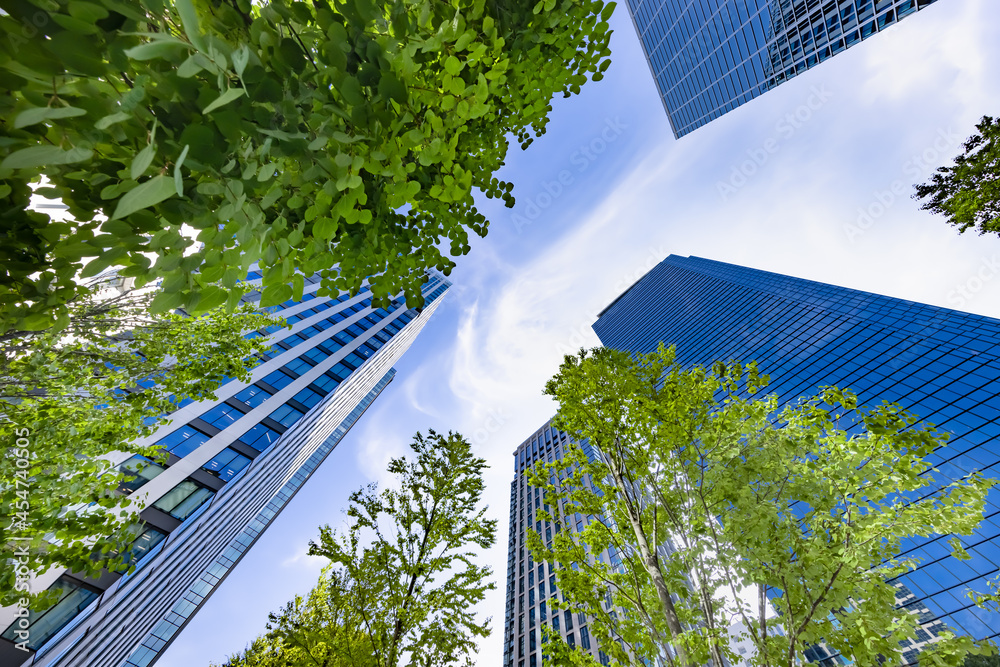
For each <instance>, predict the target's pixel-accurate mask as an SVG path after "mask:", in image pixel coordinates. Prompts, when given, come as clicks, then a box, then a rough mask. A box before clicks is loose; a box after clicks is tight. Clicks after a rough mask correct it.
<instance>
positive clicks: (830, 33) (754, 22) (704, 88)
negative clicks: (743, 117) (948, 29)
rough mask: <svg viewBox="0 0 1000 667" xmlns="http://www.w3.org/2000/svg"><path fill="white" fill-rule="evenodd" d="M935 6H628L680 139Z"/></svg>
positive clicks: (870, 1) (872, 2) (863, 2)
mask: <svg viewBox="0 0 1000 667" xmlns="http://www.w3.org/2000/svg"><path fill="white" fill-rule="evenodd" d="M935 1H936V0H794V1H793V0H628V7H629V11H630V13H631V15H632V20H633V24H634V25H635V29H636V32H637V33H638V35H639V41H640V42H641V43H642V48H643V51H645V53H646V59H647V61H648V63H649V69H650V72H651V73H652V75H653V79H654V81H655V82H656V88H657V91H658V92H659V94H660V99H661V100H662V101H663V107H664V109H665V110H666V112H667V117H668V118H669V119H670V127H671V129H672V130H673V132H674V136H675V137H677V138H680V137H682V136H684V135H685V134H687V133H688V132H691V131H692V130H695V129H697V128H699V127H701V126H702V125H704V124H705V123H708V122H709V121H712V120H714V119H716V118H718V117H719V116H721V115H722V114H724V113H726V112H728V111H732V110H733V109H735V108H736V107H738V106H740V105H741V104H743V103H745V102H747V101H749V100H751V99H753V98H755V97H757V96H758V95H760V94H761V93H764V92H766V91H768V90H771V89H772V88H774V87H775V86H778V85H780V84H781V83H782V82H784V81H787V80H788V79H790V78H792V77H793V76H795V75H797V74H801V73H802V72H804V71H806V70H807V69H809V68H810V67H813V66H815V65H817V64H819V63H821V62H823V61H824V60H826V59H827V58H830V57H831V56H833V55H836V54H837V53H840V52H841V51H843V50H844V49H846V48H848V47H851V46H853V45H855V44H857V43H859V42H860V41H861V40H863V39H866V38H868V37H871V36H872V35H874V34H875V33H877V32H879V31H881V30H885V29H886V28H888V27H890V26H892V25H894V24H895V23H896V21H898V20H900V19H902V18H904V17H906V16H909V15H910V14H912V13H913V12H915V11H917V10H919V9H923V8H924V7H926V6H928V5H930V4H932V3H933V2H935Z"/></svg>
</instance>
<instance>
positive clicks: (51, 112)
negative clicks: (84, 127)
mask: <svg viewBox="0 0 1000 667" xmlns="http://www.w3.org/2000/svg"><path fill="white" fill-rule="evenodd" d="M85 113H87V112H86V111H84V110H83V109H78V108H76V107H34V108H32V109H26V110H24V111H22V112H21V113H19V114H17V116H15V117H14V129H16V130H18V129H21V128H22V127H28V126H29V125H34V124H35V123H41V122H42V121H46V120H52V119H53V118H72V117H74V116H82V115H84V114H85Z"/></svg>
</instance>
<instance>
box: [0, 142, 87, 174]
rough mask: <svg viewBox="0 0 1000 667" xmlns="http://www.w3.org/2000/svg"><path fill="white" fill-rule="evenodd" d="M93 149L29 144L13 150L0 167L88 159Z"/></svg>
mask: <svg viewBox="0 0 1000 667" xmlns="http://www.w3.org/2000/svg"><path fill="white" fill-rule="evenodd" d="M93 154H94V151H92V150H90V149H87V148H71V149H69V150H66V151H64V150H63V149H61V148H59V147H58V146H31V147H29V148H22V149H21V150H19V151H14V152H13V153H11V154H10V155H8V156H7V157H6V158H4V160H3V162H0V169H32V168H34V167H43V166H46V165H55V164H73V163H75V162H85V161H87V160H89V159H90V157H91V156H92V155H93Z"/></svg>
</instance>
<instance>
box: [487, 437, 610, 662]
mask: <svg viewBox="0 0 1000 667" xmlns="http://www.w3.org/2000/svg"><path fill="white" fill-rule="evenodd" d="M570 442H572V438H569V437H568V436H567V434H566V433H564V432H563V431H560V430H558V429H556V428H554V427H553V426H552V421H551V420H550V421H548V422H546V423H545V425H544V426H542V427H541V428H540V429H538V430H537V431H535V432H534V433H533V434H532V435H531V436H529V437H528V438H527V439H525V441H524V442H522V443H521V445H520V446H519V447H518V448H517V450H515V452H514V481H513V482H511V484H510V538H509V540H508V543H507V603H506V605H505V607H504V633H503V636H504V643H503V663H502V664H503V667H543V666H544V662H545V661H544V660H543V656H542V627H543V626H544V627H546V629H547V630H548V631H549V632H550V633H558V634H559V635H560V636H561V637H562V638H563V640H564V641H565V642H566V643H567V644H569V645H570V646H572V647H579V649H580V650H581V651H583V652H586V653H588V654H590V655H591V656H592V657H593V658H596V659H597V660H598V662H600V664H602V665H607V664H609V663H610V660H609V659H608V656H607V654H606V653H604V651H602V650H601V647H600V645H599V644H598V642H597V640H596V639H594V638H593V637H591V636H590V628H589V620H590V619H589V618H588V616H587V615H586V614H583V613H573V612H572V611H571V610H564V611H559V610H558V609H553V608H552V605H551V602H552V600H554V599H555V598H556V594H557V587H556V573H555V569H554V568H553V564H552V563H535V562H534V560H533V559H532V557H531V553H530V552H529V551H528V548H527V547H526V546H525V538H526V536H527V532H528V530H529V529H534V530H535V532H537V533H538V534H539V535H540V536H543V537H544V538H545V540H546V541H551V540H552V538H553V535H554V533H556V532H558V530H559V527H558V526H553V525H552V524H551V523H550V522H548V521H542V520H541V519H539V518H537V516H536V514H535V513H536V512H537V511H538V510H539V509H541V508H542V507H543V506H545V507H546V509H549V508H548V506H546V505H545V499H544V497H543V496H542V490H541V489H538V488H535V487H533V486H531V485H529V484H528V478H527V475H526V474H525V473H526V471H527V470H528V469H529V468H533V467H534V466H535V464H536V463H538V462H540V461H547V462H549V463H552V462H554V461H561V460H562V457H563V453H564V452H565V451H566V447H567V446H568V443H570ZM581 447H582V448H583V451H584V452H585V453H586V454H587V456H588V457H590V458H591V460H593V456H594V453H593V451H592V450H591V446H590V444H589V443H586V442H584V443H583V444H582V445H581ZM556 516H558V517H561V524H562V525H564V526H568V527H569V529H570V531H571V532H572V533H574V534H575V533H579V532H580V531H582V530H583V529H584V527H585V526H586V525H587V524H589V523H590V522H591V521H594V520H595V519H594V518H593V517H591V516H587V515H584V514H580V513H578V512H577V513H572V512H570V513H567V512H566V508H565V503H564V504H563V507H561V508H559V509H557V510H556ZM594 557H595V558H597V559H599V560H601V561H603V562H607V563H610V564H612V565H617V564H618V563H619V562H620V561H619V559H618V554H617V553H615V552H614V551H607V550H605V551H602V552H601V553H598V554H594Z"/></svg>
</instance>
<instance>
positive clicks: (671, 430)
mask: <svg viewBox="0 0 1000 667" xmlns="http://www.w3.org/2000/svg"><path fill="white" fill-rule="evenodd" d="M766 383H767V378H766V377H763V376H759V375H758V374H757V371H756V368H755V367H754V366H753V365H752V364H751V365H748V366H745V367H744V366H741V365H740V364H738V363H728V364H722V363H719V364H716V365H715V366H714V367H713V370H712V372H708V371H706V370H705V369H702V368H694V369H691V370H683V369H681V368H680V367H679V366H678V365H677V364H676V362H675V357H674V351H673V348H670V349H667V348H665V347H663V346H662V345H661V346H660V347H659V349H658V350H657V351H656V352H654V353H652V354H648V355H639V356H637V357H635V358H633V357H632V356H631V355H629V354H628V353H626V352H621V351H616V350H610V349H596V350H593V351H591V352H589V353H588V352H586V351H582V352H581V353H580V355H579V356H575V357H574V356H568V357H566V360H565V362H564V363H563V365H562V367H561V368H560V371H559V374H558V375H556V376H555V378H553V379H552V380H551V381H550V382H549V383H548V385H547V386H546V393H548V394H549V395H551V396H554V397H555V398H556V399H557V400H558V401H559V413H558V418H557V422H556V424H557V427H558V428H561V429H563V430H565V431H567V432H569V433H570V434H572V435H573V436H574V437H575V438H577V439H578V440H579V441H582V442H586V443H588V444H589V445H590V446H591V447H592V451H593V456H592V457H588V456H587V454H586V453H585V452H584V450H583V448H581V447H580V446H579V445H577V446H573V447H571V448H569V450H568V452H567V454H566V455H565V457H564V459H563V460H562V461H557V462H555V463H551V464H544V465H540V466H538V467H537V468H536V469H535V471H533V473H532V474H531V475H530V476H529V483H530V484H532V485H533V486H536V487H540V488H542V489H544V493H545V503H547V505H548V507H549V508H550V509H549V510H548V511H543V512H541V513H540V514H539V517H538V518H540V519H541V520H542V521H548V522H559V523H556V524H555V525H556V527H557V528H558V529H559V530H558V531H557V533H556V535H555V536H554V538H553V539H552V540H551V541H550V542H548V543H546V542H543V541H542V539H541V537H540V535H538V534H537V533H535V532H534V531H532V532H531V533H530V535H529V547H530V548H531V550H532V554H533V556H534V558H535V559H536V560H537V561H539V562H540V561H543V560H547V561H552V562H555V563H558V564H559V567H560V569H559V570H558V583H559V587H560V590H561V591H562V595H563V597H562V600H561V601H560V603H559V604H560V606H561V607H563V608H572V609H574V610H576V611H584V612H586V613H587V614H588V615H589V616H590V617H591V620H590V628H591V633H592V634H594V635H595V636H596V637H597V639H598V641H599V642H600V643H601V646H602V648H603V649H604V650H605V651H606V652H607V653H609V654H610V655H611V657H612V658H613V659H614V660H615V661H616V662H618V663H619V664H632V665H638V664H643V662H644V661H662V662H665V663H667V664H670V665H680V666H682V667H693V666H694V665H702V664H705V663H706V662H707V661H708V660H709V659H711V660H713V662H714V664H717V665H718V664H723V663H722V658H723V657H726V658H728V659H729V660H733V659H734V658H735V656H733V655H732V654H731V652H730V650H729V637H728V627H729V625H730V624H731V623H732V622H733V621H734V620H741V621H742V622H743V624H744V625H745V627H746V628H748V635H749V639H750V640H752V642H753V644H754V645H755V647H756V649H757V655H756V657H755V658H754V659H753V663H754V664H755V665H759V666H760V667H771V666H779V665H780V666H782V667H791V666H792V665H795V664H797V661H799V660H800V658H801V654H802V651H803V649H804V648H807V647H808V646H810V645H813V644H817V643H820V642H824V643H825V644H826V645H828V646H829V647H831V648H832V649H834V650H835V651H839V652H841V653H842V654H843V655H845V656H850V657H851V658H852V659H853V660H854V661H855V663H857V664H859V665H864V666H874V665H879V664H881V663H882V661H883V660H886V661H888V663H889V664H893V663H895V664H899V658H900V656H901V649H900V646H899V642H900V640H903V639H907V638H911V637H914V636H915V634H916V630H917V627H918V625H917V620H916V615H914V614H911V613H909V611H908V610H907V609H905V608H898V607H897V605H896V597H895V590H896V589H895V586H894V584H893V582H892V579H893V578H894V577H898V576H899V575H901V574H903V573H905V572H906V571H907V570H908V569H910V568H912V567H914V566H915V565H916V563H915V561H914V559H911V558H903V557H900V555H899V554H900V544H901V540H903V539H904V538H906V537H913V536H919V535H924V536H926V535H930V534H950V533H954V534H960V535H968V534H971V533H972V531H973V529H974V528H975V527H976V526H977V525H978V523H979V522H980V521H981V520H982V516H983V509H984V502H985V495H986V493H987V492H988V490H989V489H990V488H991V487H992V486H993V484H994V483H995V482H994V480H987V479H984V478H983V477H982V476H981V475H980V474H979V473H973V474H972V475H970V476H968V477H967V478H965V479H962V480H959V481H955V482H953V483H951V484H949V485H947V486H946V487H945V488H943V489H942V490H941V491H939V492H937V493H934V494H928V492H929V491H930V488H929V487H930V483H931V482H930V480H929V479H928V478H927V477H926V476H924V473H926V472H928V471H929V470H930V469H931V466H930V465H929V464H928V463H927V462H926V461H925V457H926V456H927V455H928V454H929V453H930V452H932V451H933V450H934V449H936V448H937V447H940V446H943V445H944V440H945V437H944V435H943V434H941V433H939V432H937V431H935V430H934V429H933V428H932V427H929V426H927V425H924V424H918V423H916V420H915V418H914V417H913V416H912V415H909V414H907V413H906V412H904V411H902V410H901V409H900V408H899V407H898V406H894V405H889V404H885V405H882V406H880V407H878V408H876V409H873V410H865V409H861V408H858V407H857V403H856V398H855V397H854V396H853V395H852V394H851V393H850V392H848V391H842V390H839V389H837V388H832V387H828V388H824V389H822V390H821V391H820V393H819V395H818V396H816V397H813V398H809V399H804V400H802V401H800V402H799V403H798V404H795V405H790V406H788V407H786V408H785V409H783V410H781V411H778V410H777V405H778V404H777V398H776V397H775V396H773V395H771V396H767V397H765V398H754V395H755V394H756V393H757V392H759V391H760V390H762V389H763V388H765V387H766ZM856 424H863V431H862V432H861V433H859V434H857V435H852V434H851V432H849V431H848V429H850V427H851V426H853V425H856ZM855 430H856V429H855ZM587 480H589V481H590V486H588V485H587V484H586V483H585V482H586V481H587ZM573 512H579V513H581V514H586V515H590V516H591V517H593V521H591V522H590V523H589V525H587V527H586V528H585V529H584V530H583V532H582V533H581V534H580V535H579V536H577V537H574V536H573V535H572V533H571V532H570V530H569V528H568V527H564V526H567V524H568V522H567V521H566V519H565V516H566V515H568V514H572V513H573ZM560 524H561V525H560ZM952 548H953V550H954V554H955V556H956V557H959V558H962V557H966V556H967V554H965V552H964V551H963V550H962V548H961V544H960V542H959V541H958V540H957V539H953V540H952ZM603 553H609V554H612V555H613V556H614V557H615V558H616V559H620V561H621V562H620V565H618V564H617V563H616V562H615V561H611V562H609V559H605V558H603V557H602V558H600V559H598V558H597V556H598V555H602V554H603ZM605 591H607V593H608V594H609V597H608V598H606V597H605ZM748 594H749V598H750V599H752V600H753V602H748V601H746V600H747V598H748ZM769 601H770V602H769ZM609 603H610V604H609ZM769 605H773V606H774V608H775V609H776V610H777V611H778V613H779V614H780V623H781V625H782V626H783V628H784V632H783V633H778V632H776V631H775V628H774V624H775V622H776V619H773V618H769V613H768V607H769ZM546 650H547V651H548V652H549V653H550V654H551V655H553V656H556V657H557V659H558V661H561V662H562V663H563V664H569V663H573V664H585V663H587V662H588V660H586V659H585V658H584V657H583V656H582V655H581V654H579V653H575V652H570V651H568V650H567V647H566V646H564V645H560V643H559V642H558V641H556V640H555V639H554V638H553V639H551V640H550V643H549V645H548V646H547V647H546ZM980 650H982V647H978V646H974V645H973V642H972V640H971V639H970V638H968V637H955V636H953V635H952V634H951V633H944V634H943V635H942V636H941V637H940V639H939V641H937V642H936V643H935V644H934V645H933V648H932V649H931V650H929V651H927V652H925V653H924V654H923V657H922V659H921V661H922V662H924V661H925V660H926V661H928V664H935V665H942V666H944V665H952V666H953V665H958V664H959V663H960V662H961V661H962V659H963V658H964V656H965V655H966V654H967V653H968V652H969V651H974V652H978V651H980ZM558 661H557V662H558ZM589 662H591V663H592V662H593V661H592V660H590V661H589ZM645 664H647V665H648V664H651V663H650V662H645Z"/></svg>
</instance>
